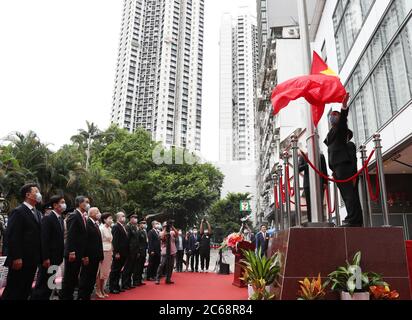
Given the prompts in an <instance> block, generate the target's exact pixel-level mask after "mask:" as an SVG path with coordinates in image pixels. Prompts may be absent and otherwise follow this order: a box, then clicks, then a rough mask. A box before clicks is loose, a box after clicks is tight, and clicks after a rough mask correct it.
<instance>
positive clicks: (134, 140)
mask: <svg viewBox="0 0 412 320" xmlns="http://www.w3.org/2000/svg"><path fill="white" fill-rule="evenodd" d="M159 147H160V148H162V146H161V145H159V143H157V142H154V141H153V140H152V139H151V136H150V134H149V133H148V132H146V131H145V130H143V129H139V130H137V131H136V132H134V133H129V132H128V131H126V130H123V129H120V128H118V127H116V126H111V127H110V128H108V129H107V130H106V131H100V130H99V129H98V128H97V126H96V125H95V124H93V123H91V122H87V128H86V129H85V130H83V129H81V130H79V131H78V134H76V135H74V136H73V137H72V138H71V143H70V144H67V145H64V146H62V147H61V148H60V149H59V150H57V151H56V152H52V151H51V150H50V149H49V148H48V146H47V145H46V144H43V143H42V142H41V141H40V139H39V138H38V137H37V135H36V134H35V133H34V132H28V133H27V134H21V133H15V134H13V135H10V136H9V137H7V138H6V139H5V143H4V144H3V146H0V192H2V193H3V195H4V196H5V197H6V198H7V199H8V200H9V201H10V202H11V203H12V205H16V204H17V202H18V201H19V200H20V199H18V190H19V188H20V187H21V186H22V185H23V184H24V183H26V182H29V181H35V182H37V183H39V185H40V188H41V191H42V194H43V197H44V199H45V200H48V199H49V198H50V197H51V196H52V195H54V194H64V195H65V198H66V201H67V202H68V203H69V205H70V206H71V207H73V204H74V198H75V197H76V195H80V194H83V195H87V196H89V197H90V198H91V199H92V204H93V205H96V206H98V207H99V208H100V209H101V211H109V212H116V211H118V210H124V211H125V212H126V214H127V215H131V214H134V213H137V214H138V215H139V216H140V217H145V216H147V215H152V216H158V217H159V219H174V220H176V225H178V226H180V227H181V228H186V227H188V226H191V225H193V224H195V223H196V222H197V220H198V218H199V217H202V216H203V215H204V214H205V212H207V211H208V209H209V208H210V207H211V205H212V204H213V203H214V202H216V201H217V200H218V199H219V197H220V189H221V187H222V184H223V175H222V173H221V172H220V171H219V170H218V169H216V168H215V167H214V166H213V165H211V164H208V163H204V164H203V163H195V164H193V165H192V164H166V163H163V164H156V163H155V162H154V161H153V154H154V151H155V149H156V148H159ZM168 152H169V153H170V152H172V154H174V153H179V152H182V150H178V149H174V150H169V151H167V150H166V151H164V152H162V154H163V155H166V154H167V153H168Z"/></svg>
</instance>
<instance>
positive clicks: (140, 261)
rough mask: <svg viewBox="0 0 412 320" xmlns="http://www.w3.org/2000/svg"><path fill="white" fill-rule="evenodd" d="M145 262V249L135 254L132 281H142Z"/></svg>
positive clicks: (135, 282)
mask: <svg viewBox="0 0 412 320" xmlns="http://www.w3.org/2000/svg"><path fill="white" fill-rule="evenodd" d="M145 262H146V251H141V252H139V254H138V256H137V263H136V266H135V270H134V273H133V283H134V284H140V283H142V282H143V271H144V264H145Z"/></svg>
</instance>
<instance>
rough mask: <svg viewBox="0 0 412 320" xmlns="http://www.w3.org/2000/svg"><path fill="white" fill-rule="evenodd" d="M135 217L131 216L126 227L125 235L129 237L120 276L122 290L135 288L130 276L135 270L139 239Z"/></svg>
mask: <svg viewBox="0 0 412 320" xmlns="http://www.w3.org/2000/svg"><path fill="white" fill-rule="evenodd" d="M137 222H138V220H137V215H132V216H131V217H130V221H129V223H128V224H127V226H126V230H127V233H128V235H129V253H128V256H127V259H126V264H125V266H124V271H123V274H122V288H123V289H124V290H129V289H130V288H136V286H135V285H134V284H132V275H133V273H134V270H135V269H136V264H137V256H138V253H139V239H138V234H137Z"/></svg>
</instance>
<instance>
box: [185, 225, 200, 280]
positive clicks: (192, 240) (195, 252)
mask: <svg viewBox="0 0 412 320" xmlns="http://www.w3.org/2000/svg"><path fill="white" fill-rule="evenodd" d="M199 248H200V235H199V233H198V230H197V228H196V227H194V228H193V230H192V234H191V235H190V237H189V243H188V252H189V255H190V271H191V272H199V257H200V253H199Z"/></svg>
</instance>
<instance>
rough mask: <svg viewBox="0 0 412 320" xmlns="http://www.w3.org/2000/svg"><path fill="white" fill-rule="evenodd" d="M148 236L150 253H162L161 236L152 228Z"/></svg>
mask: <svg viewBox="0 0 412 320" xmlns="http://www.w3.org/2000/svg"><path fill="white" fill-rule="evenodd" d="M147 238H148V240H149V253H151V252H154V253H155V254H157V255H160V237H159V235H158V233H157V232H156V230H154V229H151V230H150V231H149V232H148V234H147Z"/></svg>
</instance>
